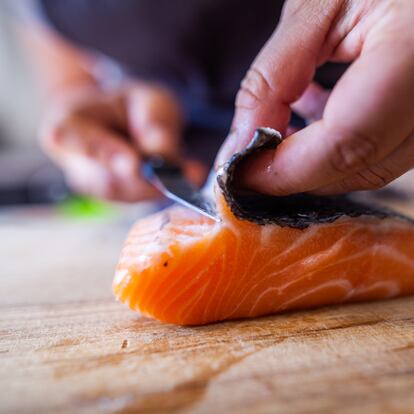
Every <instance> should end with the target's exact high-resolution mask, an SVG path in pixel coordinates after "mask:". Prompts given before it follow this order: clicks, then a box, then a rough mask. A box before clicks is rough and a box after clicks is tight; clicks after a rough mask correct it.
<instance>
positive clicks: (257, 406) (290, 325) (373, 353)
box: [0, 205, 414, 414]
mask: <svg viewBox="0 0 414 414" xmlns="http://www.w3.org/2000/svg"><path fill="white" fill-rule="evenodd" d="M403 208H404V209H405V210H406V211H408V210H409V209H410V207H408V206H407V205H405V206H403ZM2 218H3V220H2ZM0 222H1V225H0V240H1V242H0V263H1V265H0V266H1V267H0V308H1V312H0V412H1V413H77V412H79V413H100V412H102V413H252V414H253V413H315V414H316V413H344V414H345V413H414V298H402V299H397V300H389V301H384V302H377V303H365V304H354V305H347V306H338V307H328V308H322V309H318V310H311V311H307V312H294V313H288V314H283V315H278V316H272V317H265V318H260V319H254V320H246V321H236V322H229V323H220V324H215V325H209V326H204V327H195V328H183V327H176V326H171V325H165V324H161V323H158V322H156V321H152V320H149V319H147V318H144V317H140V316H138V315H137V314H134V313H132V312H130V311H128V310H127V309H125V308H124V307H123V306H121V305H119V304H117V303H115V302H114V300H113V297H112V294H111V290H110V286H111V279H112V273H113V269H114V266H115V264H116V260H117V256H118V253H119V249H120V246H121V243H122V240H123V238H124V237H125V234H126V231H127V228H128V226H129V223H128V222H125V221H122V220H119V219H112V220H107V221H102V222H85V221H74V220H68V219H63V218H59V217H55V216H52V217H51V216H50V215H49V214H47V213H45V212H36V213H34V214H33V213H32V214H31V215H27V214H25V213H24V212H23V213H19V214H17V215H16V214H15V213H12V214H9V215H7V214H6V215H5V213H1V214H0Z"/></svg>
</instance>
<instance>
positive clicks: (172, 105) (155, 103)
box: [127, 85, 183, 158]
mask: <svg viewBox="0 0 414 414" xmlns="http://www.w3.org/2000/svg"><path fill="white" fill-rule="evenodd" d="M127 99H128V102H127V112H128V119H129V125H130V130H131V133H132V135H133V138H134V140H135V142H136V143H137V144H138V146H139V149H140V150H141V151H142V152H143V153H145V154H148V155H150V154H161V155H164V156H167V157H171V158H176V157H178V155H179V152H180V148H179V140H180V135H181V129H182V123H183V121H182V114H181V109H180V107H179V105H178V103H177V101H176V99H175V98H174V97H173V96H172V95H171V94H169V93H168V92H166V91H165V90H164V89H161V88H157V87H149V86H144V85H143V86H137V87H135V88H134V89H133V90H132V92H131V93H130V94H129V95H128V98H127Z"/></svg>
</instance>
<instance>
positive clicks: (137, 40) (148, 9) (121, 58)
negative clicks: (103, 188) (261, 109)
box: [39, 0, 344, 159]
mask: <svg viewBox="0 0 414 414" xmlns="http://www.w3.org/2000/svg"><path fill="white" fill-rule="evenodd" d="M39 4H40V6H41V7H42V11H43V15H44V16H45V18H46V19H47V20H48V22H49V24H51V25H52V26H53V27H54V28H55V29H56V30H58V31H59V32H60V33H61V34H63V35H64V36H65V37H66V38H68V39H69V40H70V41H72V42H74V43H75V44H77V45H79V46H81V47H83V48H87V49H89V50H91V51H94V52H98V53H100V54H102V55H104V56H107V57H109V58H111V59H113V60H115V61H116V62H117V63H118V64H119V65H121V67H122V68H123V69H124V70H125V71H126V72H127V73H128V74H129V75H131V76H133V77H138V78H141V79H147V80H155V81H158V82H161V83H164V84H166V85H167V86H168V87H170V88H172V89H173V90H174V91H175V93H176V94H177V95H178V96H179V97H180V99H181V101H182V104H183V106H184V109H185V113H186V118H187V120H188V126H189V130H188V131H187V132H188V134H187V135H189V136H190V137H194V136H195V135H197V136H198V137H199V138H197V139H190V140H187V142H188V146H189V147H191V150H192V151H191V152H193V153H194V152H195V153H196V154H198V155H201V154H202V155H203V158H207V159H208V158H209V159H211V158H212V157H213V156H214V153H215V151H216V150H217V147H218V145H219V144H220V143H221V141H222V140H223V138H224V137H225V135H226V133H227V130H228V128H229V125H230V122H231V118H232V114H233V105H234V98H235V95H236V93H237V90H238V88H239V85H240V82H241V80H242V78H243V76H244V75H245V73H246V71H247V69H248V68H249V66H250V64H251V62H252V61H253V59H254V58H255V56H256V55H257V53H258V52H259V50H260V48H261V47H262V46H263V44H264V43H265V41H266V40H267V39H268V38H269V36H270V35H271V33H272V32H273V30H274V29H275V27H276V26H277V23H278V20H279V17H280V14H281V10H282V7H283V1H280V0H255V1H253V2H251V1H247V0H70V1H65V0H39ZM343 70H344V66H343V65H328V66H325V67H324V68H321V69H320V70H319V71H318V74H317V76H316V79H317V81H319V83H320V84H322V85H323V86H325V87H332V86H333V84H334V83H335V81H336V79H337V78H338V76H339V75H340V74H341V73H342V72H343ZM201 135H205V137H204V138H205V139H201ZM206 140H207V143H206ZM202 141H203V142H202ZM207 152H208V154H207Z"/></svg>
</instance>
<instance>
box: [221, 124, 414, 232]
mask: <svg viewBox="0 0 414 414" xmlns="http://www.w3.org/2000/svg"><path fill="white" fill-rule="evenodd" d="M281 142H282V136H281V135H280V133H279V132H277V131H275V130H273V129H270V128H258V129H257V130H256V132H255V134H254V137H253V139H252V141H251V142H250V144H249V145H248V146H247V147H246V148H245V149H244V150H243V151H241V152H239V153H236V154H234V155H233V156H232V158H231V159H230V160H229V161H228V162H227V163H226V164H225V165H224V167H223V168H222V171H221V172H220V173H219V174H218V175H217V182H218V185H219V187H220V189H221V191H222V193H223V195H224V198H225V200H226V202H227V203H228V205H229V206H230V209H231V211H232V212H233V214H234V215H235V216H236V217H237V218H239V219H241V220H248V221H251V222H253V223H256V224H260V225H266V224H276V225H278V226H281V227H292V228H297V229H305V228H307V227H309V226H310V225H312V224H322V223H332V222H334V221H335V220H337V219H339V218H340V217H343V216H348V217H360V216H374V217H378V218H380V219H384V218H386V217H393V216H394V217H400V218H402V219H405V220H407V221H408V222H411V223H413V224H414V221H413V220H411V219H409V218H407V217H405V216H402V215H400V214H397V213H395V212H393V211H391V210H388V209H385V208H380V207H375V206H371V205H367V204H364V203H361V202H357V201H354V200H352V199H351V198H350V196H323V197H322V196H313V195H309V194H295V195H290V196H283V197H278V196H268V195H263V194H258V193H254V192H248V191H246V190H243V189H240V188H238V186H237V179H236V178H237V170H238V168H239V167H240V164H241V163H242V162H243V161H245V160H246V159H247V158H248V157H250V156H253V155H254V154H257V153H258V152H260V151H263V150H266V149H276V148H277V147H278V145H279V144H280V143H281Z"/></svg>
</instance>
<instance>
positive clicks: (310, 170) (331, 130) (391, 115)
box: [245, 36, 414, 195]
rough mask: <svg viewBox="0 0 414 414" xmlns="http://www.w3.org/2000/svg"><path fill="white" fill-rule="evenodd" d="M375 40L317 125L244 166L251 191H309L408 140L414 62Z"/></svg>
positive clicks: (393, 44)
mask: <svg viewBox="0 0 414 414" xmlns="http://www.w3.org/2000/svg"><path fill="white" fill-rule="evenodd" d="M377 39H378V41H375V42H374V41H372V42H371V43H370V44H369V42H368V44H366V46H365V49H364V52H363V54H362V55H361V57H360V58H359V59H357V60H356V61H355V62H354V63H353V64H352V66H351V67H350V68H349V70H348V71H347V72H346V73H345V75H344V76H343V77H342V78H341V80H340V81H339V83H338V84H337V85H336V87H335V89H334V90H333V91H332V93H331V95H330V97H329V99H328V102H327V105H326V108H325V112H324V117H323V119H322V120H321V121H318V122H315V123H313V124H312V125H310V126H309V127H307V128H304V129H302V130H301V131H299V132H297V133H296V134H293V135H291V136H290V137H289V138H288V139H286V140H285V141H284V142H283V143H282V144H281V145H280V147H279V148H278V150H277V151H276V153H274V154H272V155H271V156H269V154H264V155H263V156H261V157H258V158H257V159H256V160H254V162H253V163H252V165H250V166H247V167H248V171H246V173H245V177H246V180H247V181H248V184H247V185H248V186H249V187H251V188H253V189H256V190H258V191H263V192H266V193H271V194H280V195H282V194H291V193H296V192H306V191H312V190H315V189H317V188H320V187H322V186H326V185H328V184H331V183H334V182H337V181H339V180H341V179H343V178H345V177H346V176H349V175H351V174H355V173H357V172H359V171H361V170H364V169H366V168H368V167H370V166H371V165H374V164H375V163H377V162H379V161H380V160H381V159H383V158H384V157H386V156H387V155H388V154H390V153H391V152H392V151H393V150H394V149H395V148H396V147H397V146H398V145H399V144H400V143H401V142H402V141H403V140H404V138H405V137H407V136H408V135H409V133H410V131H411V130H412V128H413V119H414V107H413V106H412V96H414V78H413V76H412V73H413V72H414V59H412V57H411V56H412V54H411V53H407V47H406V45H407V44H406V42H400V43H399V42H398V39H395V38H393V37H392V36H389V37H387V40H385V39H384V38H383V37H382V36H380V37H378V38H377ZM390 54H392V55H393V59H388V60H384V56H387V55H390ZM373 67H375V68H379V69H378V70H376V71H373V70H372V68H373Z"/></svg>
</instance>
